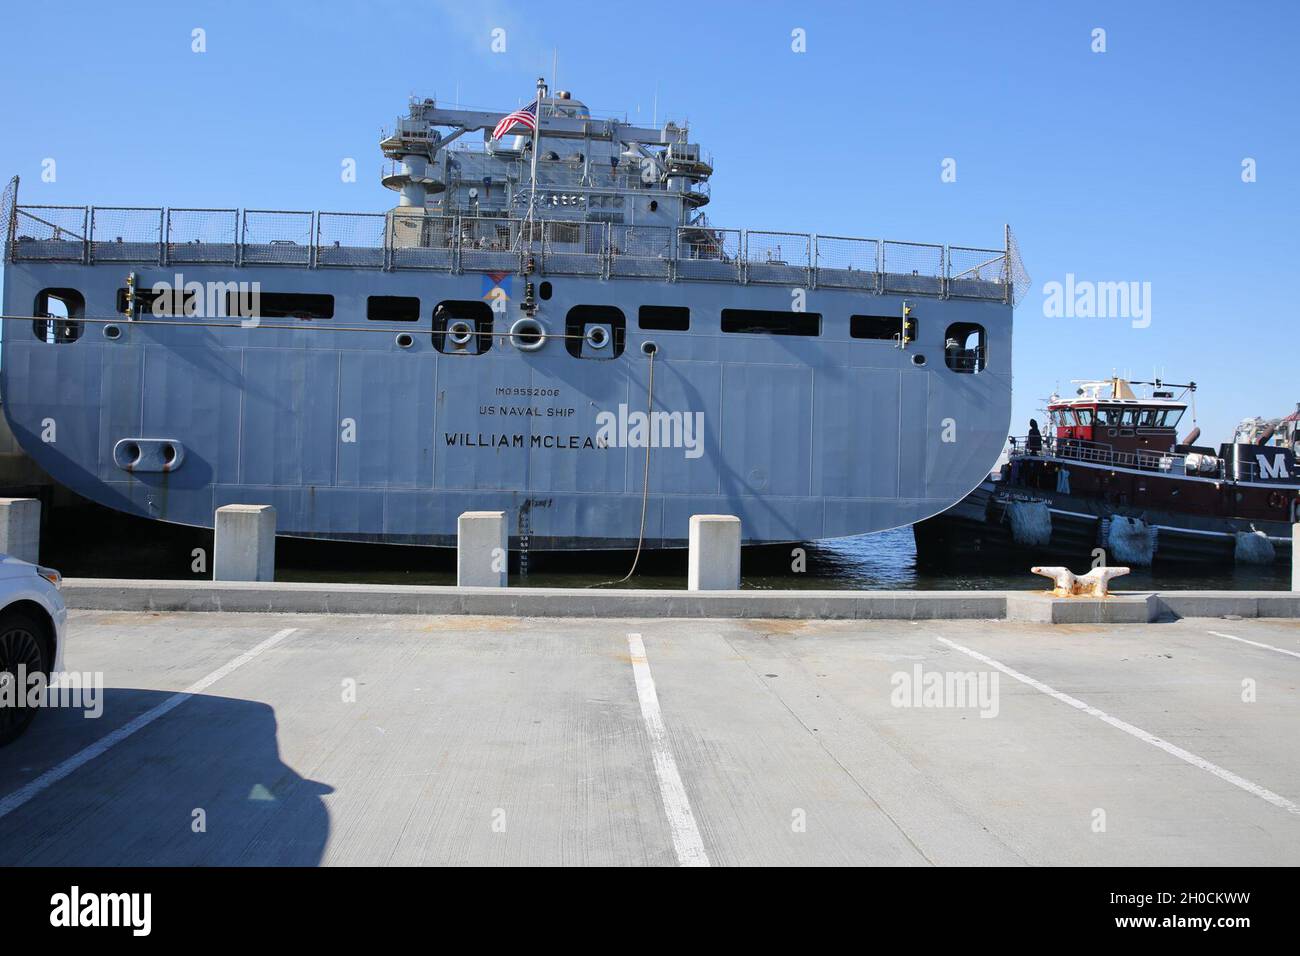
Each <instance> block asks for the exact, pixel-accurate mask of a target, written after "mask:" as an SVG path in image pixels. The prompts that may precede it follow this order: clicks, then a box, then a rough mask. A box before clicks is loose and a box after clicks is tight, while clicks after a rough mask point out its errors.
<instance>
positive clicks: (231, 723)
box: [0, 687, 333, 866]
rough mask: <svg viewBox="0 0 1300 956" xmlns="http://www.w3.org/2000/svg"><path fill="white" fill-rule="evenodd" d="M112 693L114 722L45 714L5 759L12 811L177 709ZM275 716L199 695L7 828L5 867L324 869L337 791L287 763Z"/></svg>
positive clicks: (144, 693)
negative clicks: (101, 746)
mask: <svg viewBox="0 0 1300 956" xmlns="http://www.w3.org/2000/svg"><path fill="white" fill-rule="evenodd" d="M173 696H174V694H173V693H171V692H168V691H153V690H136V689H127V688H113V687H106V688H104V690H103V714H102V716H101V717H99V718H97V719H91V720H88V719H86V718H85V717H84V716H83V711H82V710H80V709H71V708H54V709H49V710H46V711H45V712H43V713H41V714H39V715H38V716H37V718H36V720H35V721H34V722H33V724H32V726H31V727H30V728H29V729H28V732H27V733H26V734H25V735H24V736H22V737H21V738H19V739H18V740H17V741H15V742H14V743H12V744H10V745H9V746H7V747H4V748H0V811H2V810H3V806H4V801H5V799H6V798H7V797H8V796H9V795H10V794H11V793H14V792H16V791H18V790H20V789H21V788H23V787H24V786H26V785H27V784H29V783H31V782H32V781H34V780H36V779H38V778H39V777H40V776H41V775H42V774H43V773H45V772H46V771H48V770H50V769H51V768H54V767H57V766H58V765H60V764H61V763H62V762H63V761H65V760H67V759H69V758H71V757H73V756H75V755H76V754H78V753H79V752H81V751H82V749H83V748H84V747H87V746H90V745H93V744H94V743H95V742H96V741H100V740H103V739H104V738H106V737H107V736H108V735H110V734H112V733H113V732H114V731H116V730H118V729H119V728H123V727H125V726H126V725H128V724H129V723H130V722H131V721H132V720H134V719H136V718H137V717H139V716H141V715H143V714H146V713H148V712H149V711H151V710H152V709H153V708H155V707H157V706H158V705H160V704H162V703H164V702H165V701H167V700H169V699H170V698H171V697H173ZM276 730H277V727H276V719H275V712H274V710H273V709H272V708H271V707H269V706H268V705H266V704H263V703H259V702H257V701H249V700H236V699H232V698H227V697H214V696H209V695H204V694H197V695H194V696H192V697H190V698H189V699H187V700H185V701H184V702H182V703H181V704H179V706H177V707H175V708H174V709H172V710H170V711H168V712H167V713H165V714H163V715H162V716H160V717H158V718H157V719H156V720H154V721H153V722H151V723H149V724H148V725H147V726H145V727H143V728H142V729H140V730H138V731H136V732H135V733H134V734H132V735H131V736H129V737H127V738H126V739H124V740H122V741H120V742H118V743H117V744H115V745H114V746H112V747H110V748H109V749H108V750H107V751H106V752H104V753H102V754H100V755H99V756H96V757H94V758H93V759H91V760H90V761H89V762H87V763H85V764H84V765H82V766H81V767H79V768H78V769H76V770H74V771H73V772H72V773H71V774H69V775H68V776H66V777H63V778H62V779H61V780H58V781H56V782H54V783H53V784H51V785H50V786H49V787H48V788H46V789H43V790H41V791H40V792H38V793H36V794H35V795H34V796H32V798H31V799H30V800H28V801H27V802H26V803H24V804H22V805H21V806H19V807H17V808H15V809H13V810H12V811H11V812H9V813H7V814H6V815H4V816H3V817H0V865H36V866H60V865H65V866H162V865H175V866H187V865H200V866H241V865H263V866H268V865H269V866H276V865H286V866H315V865H317V864H319V863H320V860H321V856H322V854H323V853H324V849H325V843H326V840H327V839H328V836H329V823H330V821H329V812H328V810H327V809H326V807H325V803H324V801H323V800H322V799H321V798H322V797H323V796H324V795H325V794H328V793H332V792H333V788H332V787H329V786H327V785H325V784H322V783H318V782H316V781H313V780H308V779H305V778H304V777H301V776H299V774H298V773H297V772H296V771H294V770H293V768H291V767H289V766H288V765H286V764H285V763H284V762H283V761H282V760H281V759H280V751H279V745H278V742H277V737H276Z"/></svg>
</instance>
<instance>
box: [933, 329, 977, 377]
mask: <svg viewBox="0 0 1300 956" xmlns="http://www.w3.org/2000/svg"><path fill="white" fill-rule="evenodd" d="M943 360H944V362H946V363H947V365H948V367H949V368H950V369H952V370H953V371H954V372H964V373H967V374H974V373H976V372H982V371H984V368H985V366H986V365H987V364H988V352H987V348H986V345H985V335H984V326H982V325H976V324H975V323H974V322H954V323H953V324H952V325H950V326H948V331H947V332H945V333H944V335H943Z"/></svg>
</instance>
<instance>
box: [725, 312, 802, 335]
mask: <svg viewBox="0 0 1300 956" xmlns="http://www.w3.org/2000/svg"><path fill="white" fill-rule="evenodd" d="M722 331H724V332H740V333H746V334H751V335H821V332H822V317H821V313H820V312H776V311H771V312H769V311H766V310H764V309H723V310H722Z"/></svg>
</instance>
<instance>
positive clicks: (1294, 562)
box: [1291, 521, 1300, 591]
mask: <svg viewBox="0 0 1300 956" xmlns="http://www.w3.org/2000/svg"><path fill="white" fill-rule="evenodd" d="M1291 590H1292V591H1300V521H1297V522H1296V523H1295V524H1293V525H1291Z"/></svg>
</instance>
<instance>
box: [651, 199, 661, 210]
mask: <svg viewBox="0 0 1300 956" xmlns="http://www.w3.org/2000/svg"><path fill="white" fill-rule="evenodd" d="M658 209H659V200H657V199H652V200H650V211H651V212H657V211H658Z"/></svg>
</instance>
